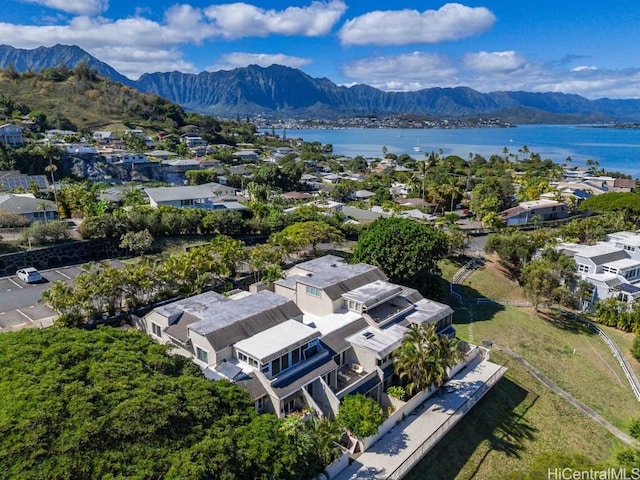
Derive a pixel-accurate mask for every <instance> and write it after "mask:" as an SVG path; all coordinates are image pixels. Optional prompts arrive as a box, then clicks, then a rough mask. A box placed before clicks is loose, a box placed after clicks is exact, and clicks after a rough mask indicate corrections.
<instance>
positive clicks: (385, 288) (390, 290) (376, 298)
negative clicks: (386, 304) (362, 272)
mask: <svg viewBox="0 0 640 480" xmlns="http://www.w3.org/2000/svg"><path fill="white" fill-rule="evenodd" d="M401 292H402V287H401V286H400V285H395V284H393V283H389V282H385V281H384V280H376V281H374V282H371V283H367V284H366V285H363V286H361V287H358V288H356V289H354V290H351V291H350V292H347V293H344V294H342V298H346V299H348V300H353V301H355V302H358V303H361V304H363V305H365V306H367V307H369V306H371V305H375V304H376V303H379V302H381V301H383V300H386V299H388V298H390V297H392V296H395V295H398V294H400V293H401Z"/></svg>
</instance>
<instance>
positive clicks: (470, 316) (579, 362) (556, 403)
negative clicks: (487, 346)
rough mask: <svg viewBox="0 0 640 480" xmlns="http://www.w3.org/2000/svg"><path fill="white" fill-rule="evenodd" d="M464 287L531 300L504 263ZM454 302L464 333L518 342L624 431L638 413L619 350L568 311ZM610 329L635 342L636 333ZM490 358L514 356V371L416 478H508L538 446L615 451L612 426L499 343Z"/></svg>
mask: <svg viewBox="0 0 640 480" xmlns="http://www.w3.org/2000/svg"><path fill="white" fill-rule="evenodd" d="M463 264H464V261H462V260H461V261H459V262H457V261H456V262H452V261H450V260H447V261H444V262H442V263H441V269H442V272H443V278H444V279H446V280H449V279H451V278H452V277H453V275H454V274H455V272H456V271H457V269H458V268H460V266H462V265H463ZM462 291H463V294H464V295H465V297H466V298H474V297H480V296H486V297H490V298H499V299H506V300H524V295H523V292H522V289H521V288H520V287H519V286H518V285H517V284H516V283H515V282H513V281H511V280H510V279H509V278H508V277H507V276H505V275H504V272H503V271H502V270H501V268H500V267H499V265H498V264H497V263H495V262H488V263H487V265H486V267H485V268H483V269H480V270H478V271H476V272H474V273H473V274H472V275H471V276H470V277H469V278H468V279H467V281H466V282H465V285H464V286H463V289H462ZM452 305H455V304H453V303H452ZM455 309H456V313H455V316H454V322H455V323H456V329H457V331H458V336H459V337H460V338H462V339H464V340H467V341H470V342H472V343H476V344H479V343H482V341H483V340H492V341H494V342H495V343H498V344H501V345H504V346H507V347H509V348H511V349H512V350H514V351H516V352H518V353H519V354H520V355H522V356H523V357H524V358H525V359H527V360H528V361H529V362H530V363H531V364H532V365H534V366H535V367H536V368H537V369H538V370H540V371H541V372H543V373H544V374H546V375H547V376H549V377H550V378H551V379H552V380H554V381H555V382H556V383H557V384H558V385H560V387H562V388H563V389H565V390H567V391H568V392H569V393H571V394H572V395H574V396H575V397H576V398H578V399H579V400H581V401H582V402H584V403H586V404H587V405H589V406H590V407H591V408H593V409H594V410H596V411H597V412H598V413H600V414H601V415H603V416H604V417H605V418H607V419H608V420H609V421H611V422H612V423H613V424H615V425H616V426H618V427H619V428H621V429H623V430H625V431H626V430H627V427H628V421H629V420H630V419H631V418H632V417H634V416H637V415H638V411H639V406H640V405H639V404H638V402H637V401H636V399H635V397H634V396H633V394H632V393H631V390H630V388H629V385H628V383H627V381H626V378H625V377H624V374H623V372H622V369H621V368H620V366H619V364H618V363H617V361H616V360H615V359H614V357H613V355H612V353H611V351H610V350H609V348H608V347H607V346H606V345H605V344H604V343H603V342H602V340H600V338H599V337H598V336H596V335H593V334H592V333H590V332H589V331H587V330H586V329H585V328H583V327H581V326H580V325H576V324H575V323H573V322H571V321H568V320H564V319H562V318H561V317H560V316H559V315H558V316H555V315H554V316H553V317H552V316H546V317H545V316H537V315H535V314H534V312H533V311H532V309H529V308H525V309H523V308H515V307H503V306H500V305H493V304H489V305H481V306H467V307H456V308H455ZM609 330H612V329H609ZM609 330H608V332H609V333H610V335H611V336H612V338H614V340H615V341H616V342H619V346H620V347H621V349H623V350H627V351H628V348H629V346H630V345H631V342H632V341H633V336H631V335H626V334H624V333H622V332H617V331H613V333H612V332H611V331H609ZM491 358H492V360H493V361H495V362H498V363H504V362H507V363H506V364H507V366H508V367H509V372H508V373H507V375H506V376H505V378H504V379H503V380H502V381H500V382H499V383H498V384H497V385H496V386H495V387H494V388H493V389H492V390H491V392H489V393H488V394H487V396H486V397H485V398H484V399H483V400H482V401H481V402H480V403H479V404H478V405H477V406H475V407H474V408H473V410H472V411H471V412H470V413H469V414H468V415H467V417H465V419H464V420H463V421H462V422H460V424H458V425H457V426H456V427H455V428H454V429H453V430H452V431H451V432H449V434H448V435H447V436H446V437H445V438H444V439H443V440H442V441H441V442H440V443H439V444H438V445H437V446H436V448H435V449H434V450H433V451H432V452H430V453H429V454H428V455H427V456H426V457H425V458H424V459H423V460H422V461H421V462H420V464H419V465H418V466H417V467H416V468H415V469H414V470H413V472H412V473H411V475H409V476H408V477H407V478H409V479H412V480H417V479H422V478H429V479H440V478H442V479H448V478H459V479H467V478H476V479H485V478H486V479H494V478H503V477H505V476H506V475H508V474H510V473H512V472H514V471H516V470H517V471H523V470H526V469H527V468H528V466H529V465H530V464H531V462H532V460H533V459H534V458H535V457H536V455H538V454H540V453H545V452H549V451H552V450H561V451H564V452H567V453H582V454H584V455H586V456H587V457H589V458H590V459H592V460H593V461H595V462H606V461H610V460H612V458H613V455H614V453H615V450H616V449H617V448H618V447H620V446H621V443H620V442H619V441H618V440H617V439H615V438H614V437H613V436H612V435H611V434H610V433H609V432H607V431H606V430H605V429H604V428H602V427H601V426H600V425H598V424H597V423H595V422H594V421H592V420H591V419H589V418H588V417H587V416H585V415H584V414H582V413H580V412H579V411H578V410H577V409H575V407H573V406H571V405H569V404H567V403H566V402H565V401H564V400H562V399H561V398H560V397H558V396H557V395H555V394H553V393H551V392H549V391H548V390H546V389H545V388H544V387H543V386H542V385H541V384H540V383H539V382H538V380H536V379H535V378H534V377H532V376H531V375H530V374H529V373H528V372H527V371H526V370H524V369H523V368H522V367H521V366H520V365H518V364H517V363H515V362H513V361H508V360H507V358H506V357H505V356H503V355H502V354H501V353H500V352H492V354H491ZM634 362H635V361H634ZM635 363H636V365H635V366H636V367H637V366H638V365H637V363H638V362H635Z"/></svg>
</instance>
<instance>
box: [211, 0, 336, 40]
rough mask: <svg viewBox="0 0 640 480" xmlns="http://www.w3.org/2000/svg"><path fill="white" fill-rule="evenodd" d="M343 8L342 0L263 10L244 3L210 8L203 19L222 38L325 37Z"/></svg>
mask: <svg viewBox="0 0 640 480" xmlns="http://www.w3.org/2000/svg"><path fill="white" fill-rule="evenodd" d="M346 9H347V6H346V5H345V3H344V2H343V1H342V0H331V1H329V2H317V1H314V2H312V3H311V5H310V6H308V7H288V8H286V9H285V10H280V11H278V10H265V9H262V8H258V7H256V6H254V5H249V4H247V3H229V4H224V5H211V6H210V7H208V8H206V9H205V15H206V17H207V18H208V19H209V20H210V21H211V22H212V24H213V25H214V26H215V27H216V28H217V29H218V30H219V32H220V34H221V35H222V36H224V37H226V38H241V37H248V36H252V37H265V36H267V35H270V34H279V35H304V36H309V37H317V36H321V35H326V34H327V33H329V32H330V31H331V29H332V28H333V26H334V25H335V24H336V22H337V21H338V20H339V19H340V17H341V16H342V14H343V13H344V12H345V10H346Z"/></svg>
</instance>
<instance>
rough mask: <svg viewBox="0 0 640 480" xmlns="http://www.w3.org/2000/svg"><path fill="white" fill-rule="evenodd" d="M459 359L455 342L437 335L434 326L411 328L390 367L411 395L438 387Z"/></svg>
mask: <svg viewBox="0 0 640 480" xmlns="http://www.w3.org/2000/svg"><path fill="white" fill-rule="evenodd" d="M460 357H461V354H460V351H459V349H458V341H457V340H456V339H450V338H448V337H446V336H443V335H439V334H438V333H437V331H436V326H435V324H419V325H412V326H411V327H410V328H409V330H408V331H407V333H406V335H405V338H404V339H403V341H402V345H401V346H400V348H399V349H398V350H397V351H396V353H395V358H394V367H395V371H396V374H397V375H398V376H399V377H400V379H401V380H403V381H406V389H407V393H409V394H410V395H412V394H413V393H415V392H420V391H422V390H424V389H425V388H427V387H429V386H430V385H435V386H436V387H438V388H439V387H441V386H442V384H443V383H444V382H445V381H446V379H447V370H448V369H449V368H450V367H452V366H454V365H455V364H456V363H457V362H458V361H459V360H460Z"/></svg>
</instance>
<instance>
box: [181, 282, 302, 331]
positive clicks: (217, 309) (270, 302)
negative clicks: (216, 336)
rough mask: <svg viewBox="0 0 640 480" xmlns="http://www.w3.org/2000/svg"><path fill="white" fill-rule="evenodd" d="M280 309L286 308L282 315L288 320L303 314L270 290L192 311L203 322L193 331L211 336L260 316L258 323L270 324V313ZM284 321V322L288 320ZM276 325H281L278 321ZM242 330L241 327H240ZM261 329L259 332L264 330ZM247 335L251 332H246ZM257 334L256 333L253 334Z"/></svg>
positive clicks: (196, 325) (193, 326)
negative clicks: (199, 310) (200, 310)
mask: <svg viewBox="0 0 640 480" xmlns="http://www.w3.org/2000/svg"><path fill="white" fill-rule="evenodd" d="M287 304H289V305H287ZM279 307H286V308H284V309H283V310H282V311H281V312H279V313H281V314H284V315H287V318H286V319H288V318H292V317H294V316H298V315H302V312H300V310H299V309H298V307H296V305H295V304H294V303H293V302H292V301H291V300H289V299H288V298H285V297H283V296H281V295H276V294H275V293H272V292H270V291H268V290H263V291H261V292H258V293H255V294H253V295H247V296H245V297H242V298H239V299H237V300H231V301H229V302H222V303H217V304H215V306H214V308H207V309H205V310H203V311H202V312H197V313H196V312H194V311H191V313H193V314H194V315H198V316H199V317H200V318H202V320H200V321H199V322H196V323H193V324H192V325H191V327H190V328H191V330H193V331H195V332H196V333H199V334H200V335H209V334H211V333H214V332H216V331H218V330H222V329H224V328H226V327H229V326H232V325H234V324H236V323H237V322H240V321H242V320H246V319H249V318H251V317H255V316H260V317H261V318H260V319H256V322H260V321H264V323H265V324H268V323H269V321H268V316H269V315H268V313H269V311H272V310H276V309H278V308H279ZM286 319H284V320H286ZM275 323H281V322H280V321H277V320H276V322H275ZM239 328H241V327H239ZM263 329H264V328H260V329H259V330H258V331H261V330H263ZM244 333H245V335H246V334H248V333H249V332H248V331H247V332H244ZM253 333H255V332H253Z"/></svg>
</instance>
